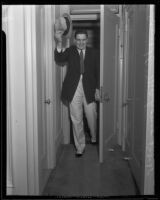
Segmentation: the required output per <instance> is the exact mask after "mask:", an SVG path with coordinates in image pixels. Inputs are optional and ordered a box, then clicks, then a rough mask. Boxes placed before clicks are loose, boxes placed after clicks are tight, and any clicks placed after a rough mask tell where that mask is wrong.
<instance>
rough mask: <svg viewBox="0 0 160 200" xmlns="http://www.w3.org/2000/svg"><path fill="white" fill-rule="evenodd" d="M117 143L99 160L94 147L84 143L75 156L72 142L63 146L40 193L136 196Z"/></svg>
mask: <svg viewBox="0 0 160 200" xmlns="http://www.w3.org/2000/svg"><path fill="white" fill-rule="evenodd" d="M124 156H125V155H124V154H123V152H122V151H121V149H120V146H118V145H116V146H114V147H113V148H111V149H110V151H107V152H106V153H105V160H106V161H105V162H104V163H103V164H100V163H99V160H98V148H97V146H94V145H90V144H87V146H86V151H85V154H84V155H83V156H82V157H80V158H77V157H75V154H74V147H73V145H64V146H63V152H62V154H61V157H60V158H59V162H58V164H57V167H56V169H55V170H53V172H52V173H51V176H50V178H49V180H48V183H47V185H46V187H45V189H44V192H43V195H47V196H52V195H53V196H54V195H55V196H121V195H137V194H138V193H137V189H136V186H135V184H134V181H133V178H132V175H131V172H130V169H129V166H128V163H127V161H125V160H124V159H123V158H124Z"/></svg>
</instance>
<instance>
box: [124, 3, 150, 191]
mask: <svg viewBox="0 0 160 200" xmlns="http://www.w3.org/2000/svg"><path fill="white" fill-rule="evenodd" d="M127 12H128V19H127V21H128V24H127V27H128V30H127V32H128V35H127V37H128V39H127V38H126V39H127V40H128V46H127V47H126V48H127V49H128V58H127V59H128V65H127V68H128V69H127V71H128V79H127V87H128V90H127V99H126V102H127V108H126V110H127V128H126V130H127V137H126V153H127V154H128V156H129V164H130V166H131V169H132V172H133V174H134V177H135V180H136V182H137V185H138V187H139V189H140V190H141V189H142V185H143V181H144V180H143V174H144V168H143V163H144V155H145V153H144V152H145V146H144V145H143V143H144V141H145V118H146V117H145V114H146V113H145V112H146V95H145V94H146V92H147V91H146V84H147V82H146V80H147V69H146V60H145V55H146V52H147V43H146V41H147V37H148V36H147V31H146V25H147V18H146V5H138V6H130V7H129V8H128V10H127Z"/></svg>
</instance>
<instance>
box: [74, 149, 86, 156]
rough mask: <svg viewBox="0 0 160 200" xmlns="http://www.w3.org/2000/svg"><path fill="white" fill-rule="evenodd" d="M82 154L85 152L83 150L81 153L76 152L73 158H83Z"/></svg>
mask: <svg viewBox="0 0 160 200" xmlns="http://www.w3.org/2000/svg"><path fill="white" fill-rule="evenodd" d="M84 152H85V150H83V151H82V153H78V152H76V154H75V156H76V157H81V156H83V153H84Z"/></svg>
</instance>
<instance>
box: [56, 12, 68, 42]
mask: <svg viewBox="0 0 160 200" xmlns="http://www.w3.org/2000/svg"><path fill="white" fill-rule="evenodd" d="M54 27H55V30H59V31H62V32H63V35H62V36H63V37H66V38H69V37H71V34H72V20H71V18H70V16H69V14H67V13H64V14H63V15H62V17H59V18H58V19H57V20H56V22H55V24H54Z"/></svg>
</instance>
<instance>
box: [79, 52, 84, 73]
mask: <svg viewBox="0 0 160 200" xmlns="http://www.w3.org/2000/svg"><path fill="white" fill-rule="evenodd" d="M80 73H81V74H83V73H84V61H83V51H82V50H81V52H80Z"/></svg>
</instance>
